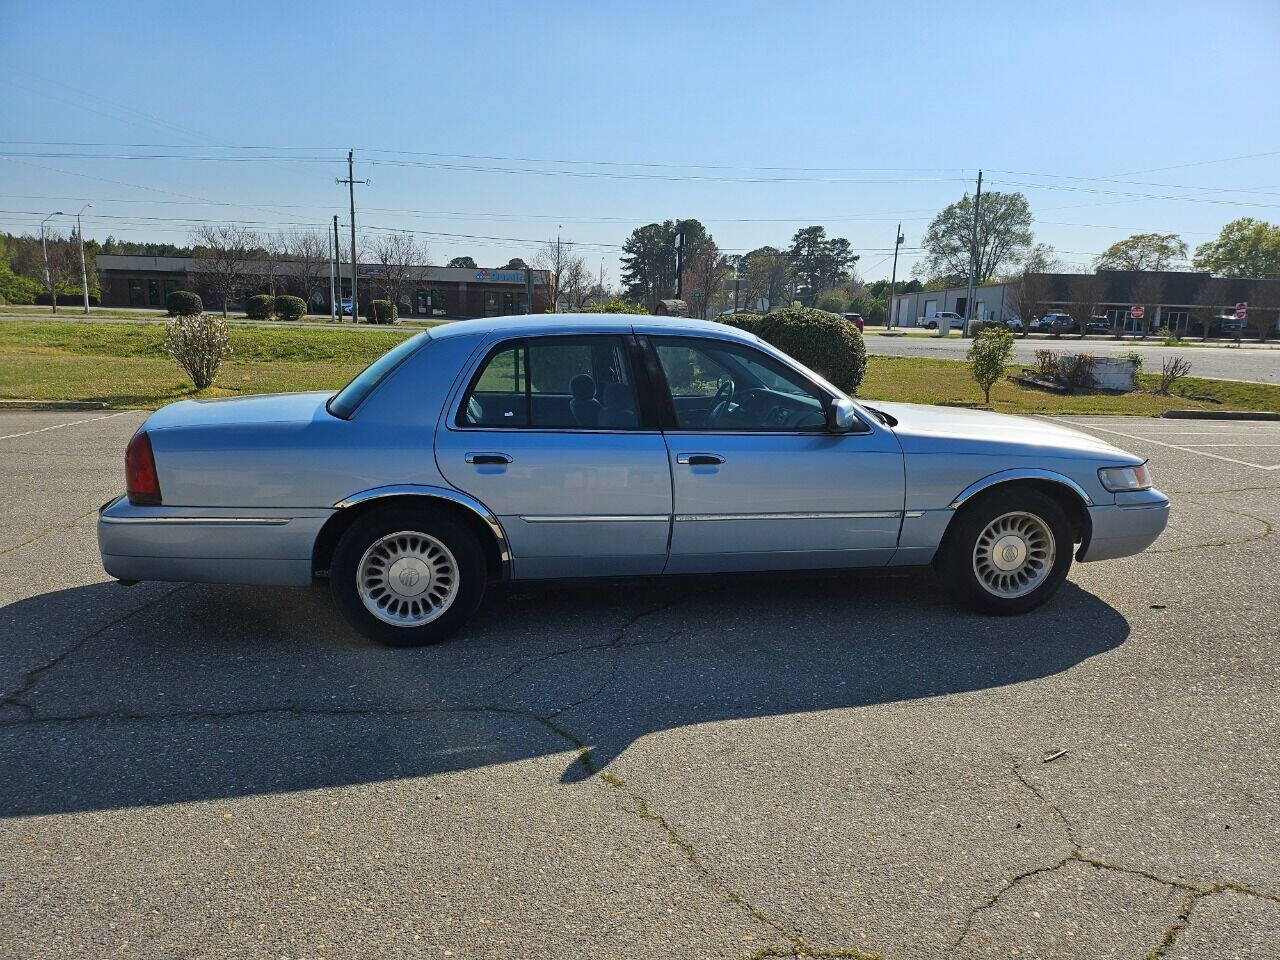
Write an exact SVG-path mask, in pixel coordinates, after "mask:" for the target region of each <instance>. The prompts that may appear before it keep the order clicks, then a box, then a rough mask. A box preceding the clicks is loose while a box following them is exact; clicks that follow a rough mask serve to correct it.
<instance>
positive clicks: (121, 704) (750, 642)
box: [0, 572, 1129, 816]
mask: <svg viewBox="0 0 1280 960" xmlns="http://www.w3.org/2000/svg"><path fill="white" fill-rule="evenodd" d="M146 586H147V589H149V590H150V591H151V594H149V595H146V596H145V597H144V598H143V599H145V603H144V602H142V601H141V600H140V601H138V609H137V610H136V611H135V612H133V613H131V614H129V615H126V616H123V617H119V618H117V619H116V620H115V621H114V622H110V621H109V622H107V623H106V624H105V625H102V626H95V625H94V623H93V622H92V619H91V618H92V617H93V616H94V615H95V613H94V611H95V610H97V609H98V608H99V607H101V606H102V605H107V604H110V603H113V602H114V603H118V602H119V601H118V600H116V599H115V598H116V597H117V596H118V595H119V593H118V592H119V591H120V588H119V587H118V586H116V585H114V584H96V585H93V586H86V587H78V588H73V589H70V590H63V591H57V592H53V593H48V594H43V595H40V596H36V597H32V598H29V599H26V600H22V601H18V602H17V603H14V604H10V605H9V606H7V607H5V608H3V609H0V623H5V624H6V625H8V626H12V627H13V628H14V631H15V632H14V634H13V636H15V637H19V636H20V637H27V636H28V635H35V634H39V635H40V636H41V637H44V638H46V639H45V640H43V641H41V644H40V645H43V646H48V648H49V649H48V650H47V651H40V650H37V649H34V648H32V641H24V644H23V653H24V654H25V655H26V656H27V658H28V660H29V661H30V663H31V664H32V665H30V666H26V665H25V664H24V669H23V670H21V671H18V673H19V682H18V684H17V686H15V687H14V688H13V689H14V691H15V692H14V693H11V694H10V695H9V696H8V697H6V699H5V707H4V709H3V710H2V711H0V816H21V815H35V814H50V813H63V812H69V811H83V810H101V809H111V808H117V807H124V806H139V805H143V806H146V805H158V804H168V803H178V802H187V801H201V800H213V799H218V798H229V797H240V796H252V795H260V794H276V793H284V792H290V791H300V790H311V789H317V788H324V787H340V786H349V785H357V784H367V783H375V782H383V781H391V780H401V779H404V778H413V777H424V776H429V775H431V774H437V773H443V772H448V771H455V770H463V769H474V768H480V767H484V766H486V765H489V764H497V763H509V762H513V761H519V760H525V759H529V758H533V757H540V756H550V755H564V757H565V762H566V764H567V766H566V768H565V770H564V773H563V776H562V778H561V779H562V781H563V782H573V781H577V780H581V779H583V778H585V777H587V776H589V775H591V774H593V773H596V772H599V771H602V770H604V769H606V768H607V766H608V764H609V763H610V762H612V761H613V760H614V759H615V758H616V757H617V756H618V755H619V754H621V753H622V752H623V751H625V750H626V748H627V747H628V746H629V745H630V744H631V743H633V742H635V741H636V740H637V739H639V738H641V737H643V736H645V735H647V734H652V733H656V732H660V731H664V730H670V729H673V728H682V727H689V726H693V725H697V724H709V723H717V722H722V721H736V720H742V719H749V718H758V717H771V716H780V715H788V714H798V713H804V712H812V711H822V710H833V709H849V708H863V707H872V706H875V705H878V704H888V703H894V702H900V701H910V700H917V699H921V698H927V697H943V696H948V695H955V694H962V693H966V692H971V691H981V690H985V689H990V688H996V687H1001V686H1006V685H1010V684H1017V683H1022V682H1025V681H1030V680H1035V679H1039V678H1043V677H1048V676H1052V675H1054V674H1058V673H1061V672H1063V671H1066V670H1069V669H1070V668H1072V667H1074V666H1076V665H1077V664H1079V663H1081V662H1082V661H1085V660H1087V659H1089V658H1090V657H1093V656H1096V655H1098V654H1101V653H1104V652H1106V651H1108V650H1111V649H1113V648H1115V647H1116V646H1118V645H1120V644H1121V643H1123V642H1124V640H1125V639H1126V638H1127V636H1128V633H1129V625H1128V623H1127V622H1126V620H1125V619H1124V617H1123V616H1122V615H1121V614H1120V613H1119V612H1118V611H1116V610H1115V609H1113V608H1112V607H1110V606H1109V605H1108V604H1106V603H1105V602H1104V601H1102V600H1100V599H1099V598H1098V597H1096V596H1094V595H1092V594H1090V593H1088V592H1086V591H1084V590H1082V589H1081V588H1079V587H1077V586H1075V585H1074V584H1072V583H1070V582H1068V583H1067V584H1065V585H1064V586H1063V588H1062V589H1061V591H1060V592H1059V594H1058V596H1056V597H1055V598H1054V599H1053V600H1052V601H1050V603H1048V604H1046V605H1045V606H1044V607H1043V608H1041V609H1040V610H1037V611H1035V612H1033V613H1032V614H1029V615H1027V616H1025V617H1013V618H999V617H982V616H977V615H974V614H970V613H966V612H963V611H960V610H957V609H955V608H954V607H953V606H952V605H951V604H949V603H948V602H947V601H945V600H944V599H942V598H941V597H940V596H939V595H938V594H939V592H940V591H939V586H938V584H937V581H936V580H935V579H934V578H933V576H932V575H931V574H927V573H916V574H911V575H902V574H897V575H890V574H884V573H874V574H872V573H867V572H859V573H842V574H833V575H827V576H809V577H800V578H796V577H788V578H778V577H773V576H768V575H759V576H748V577H735V578H716V579H709V580H694V581H678V582H641V583H631V584H623V585H617V584H610V585H607V586H603V587H602V586H598V585H597V586H592V587H571V586H557V585H548V586H542V587H537V588H528V589H526V588H519V589H512V590H510V591H507V593H506V594H505V595H504V596H501V597H496V598H494V599H492V600H491V601H489V602H487V603H486V605H485V607H484V608H483V609H482V611H481V612H480V615H479V616H478V617H477V618H476V620H475V621H474V622H473V623H472V624H470V625H468V627H467V628H466V629H465V630H464V631H463V632H462V633H461V634H460V635H459V636H458V637H457V638H455V639H454V640H453V641H451V642H449V643H446V644H443V645H441V646H437V647H429V648H422V649H412V650H391V649H386V648H381V647H376V646H371V645H369V644H368V643H366V642H364V641H363V640H361V639H360V638H359V637H358V636H356V635H355V634H353V633H352V632H351V631H350V630H349V629H347V628H346V626H345V625H344V624H343V623H342V622H341V620H340V618H339V617H338V615H337V612H336V610H335V608H334V607H333V605H332V604H331V603H330V601H329V599H328V595H327V592H326V591H319V590H313V591H308V590H286V589H279V590H275V589H272V590H263V589H251V588H238V587H222V586H205V585H185V586H177V587H175V586H174V585H161V584H150V585H146ZM55 636H57V637H61V638H62V639H61V642H62V646H61V647H58V646H56V644H55V643H54V637H55ZM68 638H72V639H68ZM0 655H3V656H9V655H10V651H5V652H4V653H3V654H0ZM14 672H15V671H13V670H7V671H6V675H12V674H13V673H14ZM854 718H855V721H856V715H854ZM424 789H425V788H424Z"/></svg>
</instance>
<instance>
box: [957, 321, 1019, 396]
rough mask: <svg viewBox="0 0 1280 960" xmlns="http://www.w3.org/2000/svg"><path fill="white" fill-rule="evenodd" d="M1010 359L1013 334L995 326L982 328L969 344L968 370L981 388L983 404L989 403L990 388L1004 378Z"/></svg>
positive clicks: (990, 325)
mask: <svg viewBox="0 0 1280 960" xmlns="http://www.w3.org/2000/svg"><path fill="white" fill-rule="evenodd" d="M1012 358H1013V334H1011V333H1010V332H1009V331H1008V330H1006V329H1005V328H1004V327H1002V326H997V325H996V324H989V325H987V326H984V327H983V328H982V332H981V333H979V334H978V335H977V336H976V337H974V338H973V343H971V344H969V353H968V355H967V359H968V361H969V369H970V370H971V371H972V373H973V379H974V380H975V381H977V384H978V386H980V387H981V388H982V397H983V402H984V403H987V404H990V403H991V388H992V387H994V386H995V385H996V384H997V383H998V382H999V380H1000V378H1001V377H1003V376H1004V368H1005V367H1006V366H1008V364H1009V361H1010V360H1011V359H1012Z"/></svg>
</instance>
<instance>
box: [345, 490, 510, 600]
mask: <svg viewBox="0 0 1280 960" xmlns="http://www.w3.org/2000/svg"><path fill="white" fill-rule="evenodd" d="M390 497H422V498H424V499H427V500H445V501H448V502H449V503H452V504H454V505H456V506H459V507H462V508H463V509H465V510H468V511H470V512H471V513H472V514H474V515H475V516H476V517H477V518H478V519H479V520H481V521H482V522H483V523H484V525H485V527H487V528H488V530H489V532H490V533H492V534H493V538H494V540H495V542H496V543H497V547H498V562H499V566H500V567H501V569H502V579H503V580H510V579H511V566H512V564H511V543H510V541H509V540H508V539H507V532H506V530H504V529H503V528H502V522H501V521H500V520H499V519H498V517H497V515H496V514H494V512H493V511H492V510H490V509H489V508H488V507H486V506H485V505H484V504H483V503H481V502H480V501H479V500H477V499H476V498H475V497H472V496H470V495H468V494H465V493H463V492H462V491H461V490H454V489H452V488H450V487H437V486H430V485H427V484H418V483H396V484H390V485H388V486H385V487H373V488H371V489H368V490H362V491H360V492H359V493H354V494H352V495H351V496H349V497H346V498H344V499H342V500H339V501H338V502H337V503H335V504H334V505H333V508H334V509H335V510H348V509H350V508H352V507H357V506H360V505H362V504H366V503H370V502H375V501H377V500H385V499H388V498H390Z"/></svg>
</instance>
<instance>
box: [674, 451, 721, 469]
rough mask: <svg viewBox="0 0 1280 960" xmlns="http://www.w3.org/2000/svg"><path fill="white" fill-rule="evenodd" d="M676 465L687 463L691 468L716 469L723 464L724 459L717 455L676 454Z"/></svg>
mask: <svg viewBox="0 0 1280 960" xmlns="http://www.w3.org/2000/svg"><path fill="white" fill-rule="evenodd" d="M676 463H687V464H688V465H689V466H691V467H716V466H719V465H720V464H722V463H724V457H722V456H720V454H718V453H677V454H676Z"/></svg>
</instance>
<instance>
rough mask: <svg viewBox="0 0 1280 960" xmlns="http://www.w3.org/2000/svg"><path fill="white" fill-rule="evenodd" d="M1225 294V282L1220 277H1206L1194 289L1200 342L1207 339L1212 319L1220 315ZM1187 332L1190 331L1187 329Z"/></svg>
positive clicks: (1226, 293) (1226, 292) (1225, 298)
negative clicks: (1198, 316)
mask: <svg viewBox="0 0 1280 960" xmlns="http://www.w3.org/2000/svg"><path fill="white" fill-rule="evenodd" d="M1227 295H1228V290H1227V282H1226V281H1225V280H1223V279H1221V278H1220V277H1209V278H1207V279H1206V280H1205V281H1204V282H1203V283H1201V284H1200V289H1198V290H1197V291H1196V313H1198V314H1199V315H1200V323H1201V327H1200V340H1201V342H1202V343H1203V342H1204V341H1205V340H1208V339H1209V329H1210V327H1212V325H1213V321H1214V320H1216V319H1217V318H1218V317H1219V316H1221V315H1222V307H1223V305H1224V304H1225V303H1226V301H1227ZM1188 332H1190V330H1189V329H1188Z"/></svg>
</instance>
